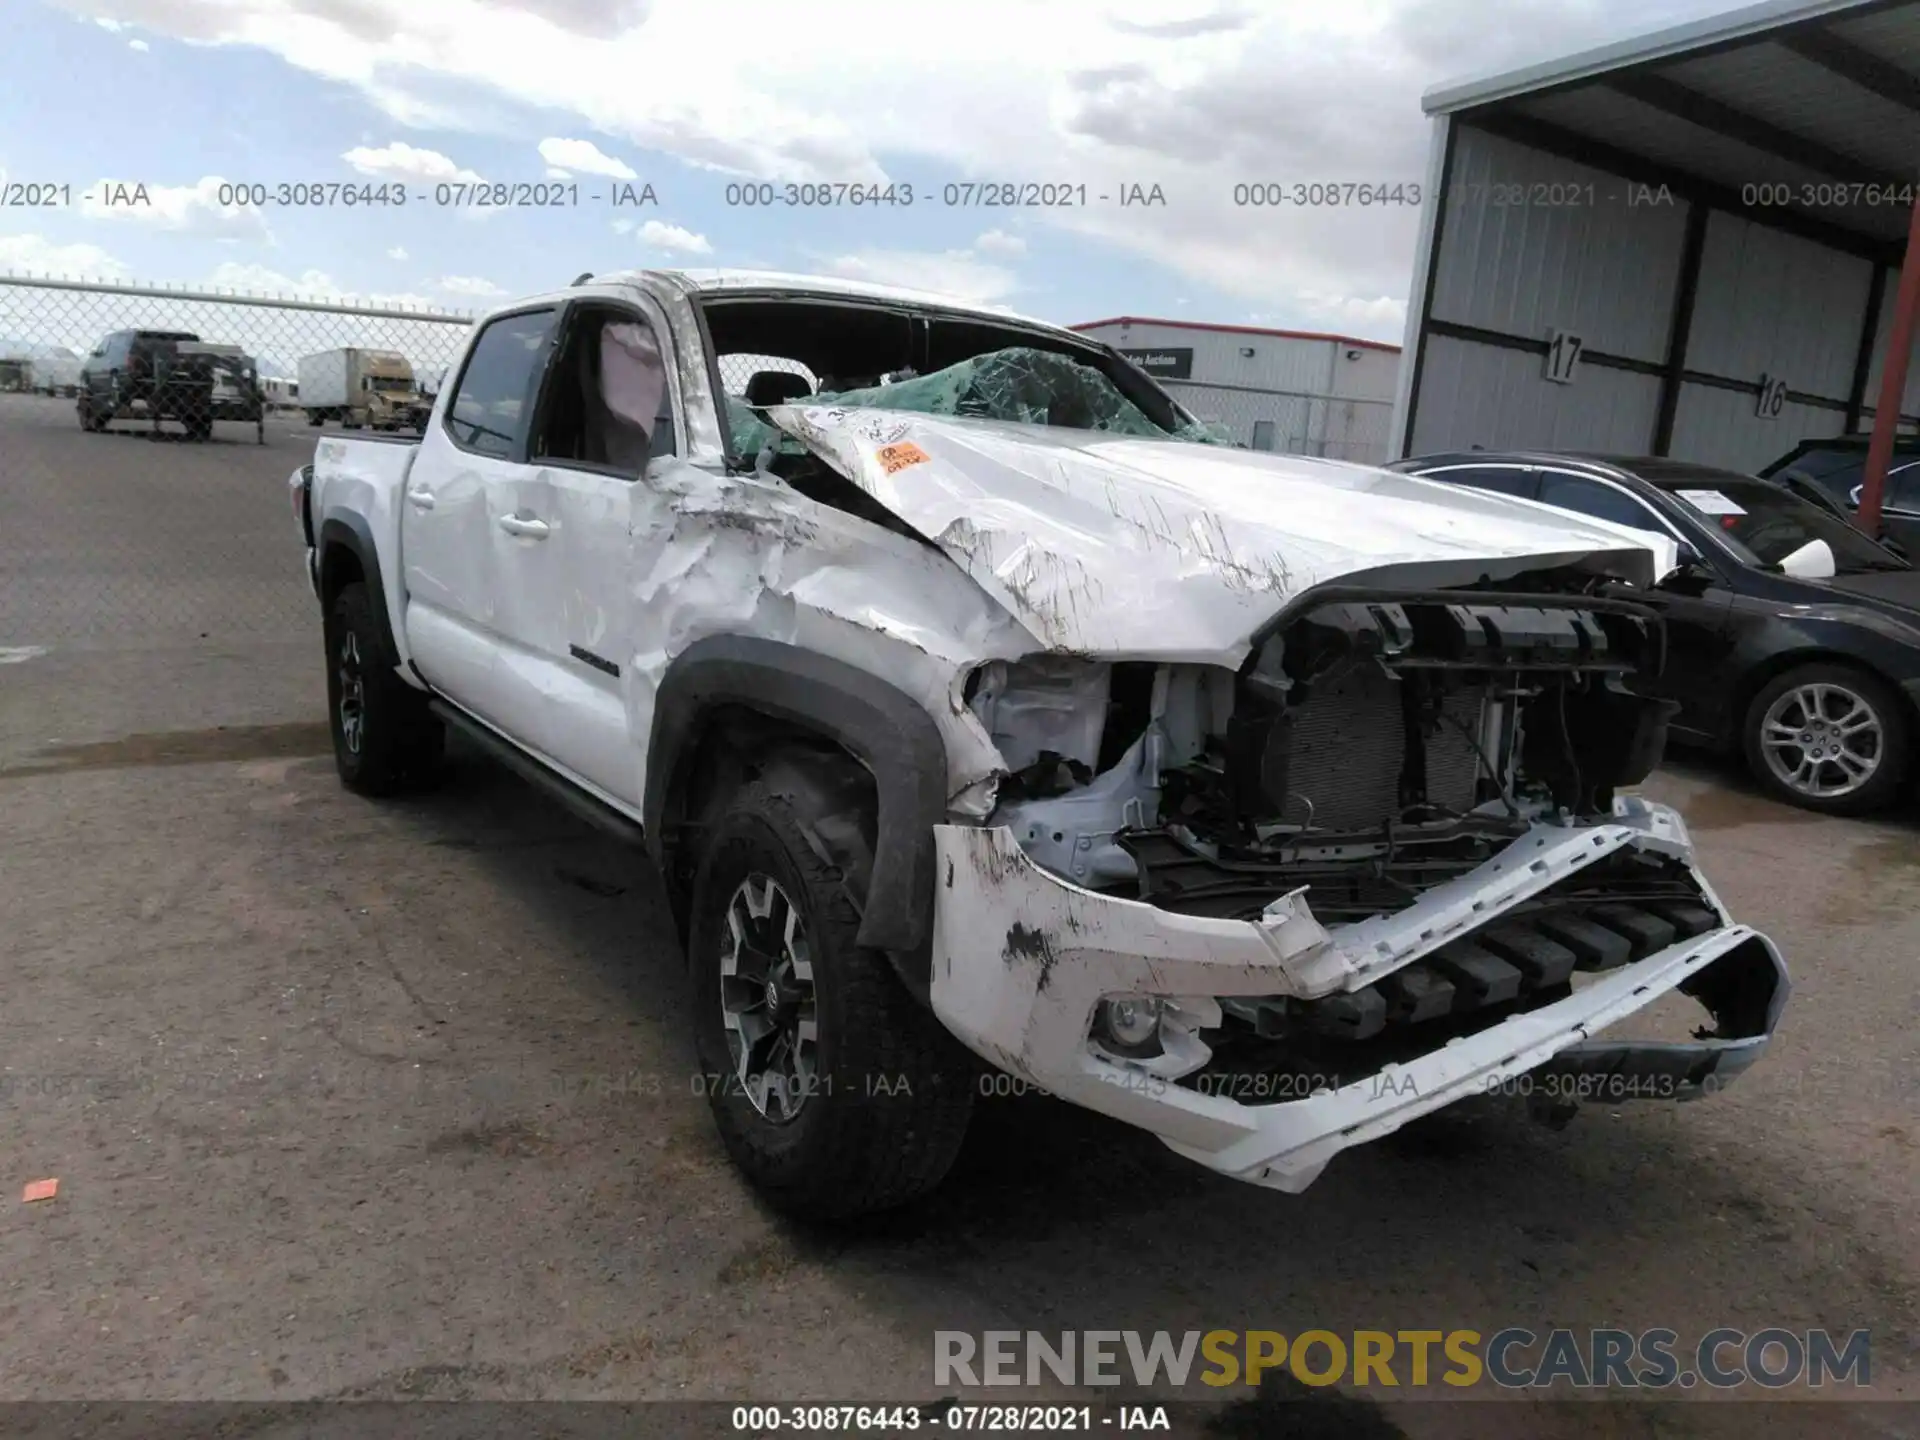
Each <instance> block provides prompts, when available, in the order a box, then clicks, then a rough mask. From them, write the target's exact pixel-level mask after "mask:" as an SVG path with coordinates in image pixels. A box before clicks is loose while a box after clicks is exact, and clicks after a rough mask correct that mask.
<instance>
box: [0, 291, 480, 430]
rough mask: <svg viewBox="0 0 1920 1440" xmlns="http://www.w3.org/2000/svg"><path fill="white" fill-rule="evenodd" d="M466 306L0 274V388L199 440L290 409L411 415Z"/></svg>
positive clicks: (382, 417) (348, 416) (454, 342)
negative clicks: (458, 309) (439, 307)
mask: <svg viewBox="0 0 1920 1440" xmlns="http://www.w3.org/2000/svg"><path fill="white" fill-rule="evenodd" d="M472 321H473V317H472V316H471V315H466V314H455V313H447V312H440V311H431V310H426V309H415V308H409V307H404V306H387V305H362V304H354V303H351V302H330V301H324V300H307V299H298V298H290V297H285V296H266V295H249V294H240V293H234V292H222V291H217V290H196V289H186V288H181V289H172V288H166V287H156V286H144V285H121V284H103V283H98V282H91V281H79V280H54V279H47V278H33V277H22V276H13V275H7V276H0V391H13V392H25V393H30V394H38V395H42V396H48V397H52V398H58V399H69V400H72V401H73V402H74V409H75V418H76V420H77V421H78V423H79V424H80V425H81V426H82V428H85V429H89V430H100V429H104V428H105V427H107V426H109V425H116V424H126V423H134V424H141V425H145V426H147V427H149V428H153V429H158V428H160V427H161V426H167V427H171V428H175V429H177V430H178V431H179V432H181V433H183V434H185V435H188V436H190V437H192V438H195V439H206V438H208V437H209V436H210V435H211V434H212V433H213V430H214V427H215V426H216V425H239V426H252V427H253V428H254V431H255V438H256V439H264V430H263V427H264V421H265V417H266V415H267V414H268V413H269V412H271V411H274V410H280V411H285V412H294V411H298V412H300V413H301V414H302V415H304V416H305V417H306V418H307V419H308V421H309V423H311V424H315V425H320V424H325V423H327V422H328V421H334V422H336V423H339V424H343V425H346V426H348V427H350V428H357V427H361V426H371V427H375V428H380V429H404V428H408V427H410V426H411V427H414V428H417V426H418V424H419V422H420V421H421V420H422V419H424V417H425V415H426V412H427V410H428V409H429V408H430V407H431V404H432V398H433V394H434V391H435V389H436V388H437V386H438V384H439V381H440V378H441V377H442V375H443V374H444V372H445V370H446V367H447V365H448V364H449V362H451V361H452V360H453V358H454V356H455V355H456V354H457V353H458V351H459V348H460V344H461V341H462V340H463V339H464V337H465V333H466V330H467V328H468V326H470V325H471V324H472Z"/></svg>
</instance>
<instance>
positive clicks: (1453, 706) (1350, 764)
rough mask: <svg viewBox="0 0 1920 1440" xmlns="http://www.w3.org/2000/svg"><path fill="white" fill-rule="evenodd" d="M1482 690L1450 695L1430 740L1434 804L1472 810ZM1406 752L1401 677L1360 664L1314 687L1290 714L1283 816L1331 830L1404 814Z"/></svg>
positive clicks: (1360, 826) (1429, 774) (1368, 825)
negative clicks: (1471, 740) (1402, 772)
mask: <svg viewBox="0 0 1920 1440" xmlns="http://www.w3.org/2000/svg"><path fill="white" fill-rule="evenodd" d="M1483 694H1484V691H1483V689H1482V688H1481V687H1479V686H1472V687H1462V688H1460V689H1457V690H1455V691H1454V692H1452V693H1451V694H1449V695H1448V696H1447V699H1446V704H1445V709H1444V713H1445V714H1446V715H1447V716H1449V717H1451V718H1450V719H1443V720H1442V721H1441V722H1440V728H1439V731H1438V733H1436V734H1431V735H1429V736H1428V737H1427V798H1428V800H1430V801H1432V802H1433V803H1435V804H1438V805H1447V806H1451V807H1452V808H1453V809H1456V810H1470V809H1472V808H1473V803H1474V791H1475V788H1476V782H1477V781H1478V779H1479V776H1480V772H1481V769H1482V766H1481V764H1480V761H1479V758H1478V757H1477V756H1476V755H1475V754H1474V751H1473V746H1472V745H1471V744H1469V743H1468V740H1467V736H1468V735H1471V736H1473V737H1474V738H1475V739H1477V738H1478V737H1479V734H1480V709H1481V700H1482V696H1483ZM1461 726H1464V727H1465V729H1466V734H1464V735H1463V734H1462V733H1461V730H1460V728H1459V727H1461ZM1405 753H1406V727H1405V725H1404V723H1403V722H1402V719H1401V712H1400V682H1399V681H1397V680H1394V679H1392V678H1390V677H1389V676H1387V675H1386V674H1385V673H1384V672H1383V671H1381V670H1379V669H1378V668H1377V667H1374V666H1371V665H1357V666H1355V667H1354V668H1352V669H1351V670H1348V671H1347V672H1346V673H1345V674H1343V675H1341V676H1339V677H1338V678H1336V679H1334V680H1332V681H1329V682H1326V683H1318V684H1315V685H1314V687H1313V689H1312V698H1311V699H1309V700H1308V701H1307V702H1306V703H1305V704H1303V705H1300V706H1298V707H1296V708H1295V709H1294V711H1293V744H1292V759H1291V761H1290V762H1289V765H1288V788H1289V790H1290V792H1291V793H1290V794H1289V795H1288V797H1287V806H1286V809H1285V811H1284V812H1283V814H1282V817H1281V818H1282V819H1283V820H1286V821H1288V822H1292V823H1305V822H1307V821H1309V819H1310V820H1311V823H1313V824H1314V825H1316V826H1322V827H1325V828H1328V829H1333V830H1365V829H1370V828H1373V827H1375V826H1378V825H1380V824H1382V823H1383V822H1385V821H1386V820H1388V819H1390V818H1392V817H1394V816H1396V815H1398V814H1399V812H1400V768H1401V764H1402V761H1403V759H1404V757H1405Z"/></svg>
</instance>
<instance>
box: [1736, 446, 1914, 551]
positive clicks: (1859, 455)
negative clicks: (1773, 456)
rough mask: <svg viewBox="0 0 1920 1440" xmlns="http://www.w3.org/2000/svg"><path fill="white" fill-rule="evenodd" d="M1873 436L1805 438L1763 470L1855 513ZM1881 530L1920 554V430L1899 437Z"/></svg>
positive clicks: (1889, 467) (1890, 466) (1889, 472)
mask: <svg viewBox="0 0 1920 1440" xmlns="http://www.w3.org/2000/svg"><path fill="white" fill-rule="evenodd" d="M1868 438H1869V437H1867V436H1865V435H1837V436H1834V437H1833V438H1832V439H1828V440H1802V441H1801V442H1800V443H1799V444H1798V445H1796V446H1794V448H1793V449H1792V450H1790V451H1788V452H1787V453H1786V454H1785V455H1782V456H1781V457H1780V458H1779V459H1778V460H1776V461H1774V462H1773V463H1772V464H1771V465H1769V466H1767V468H1766V469H1764V470H1762V471H1761V472H1760V475H1761V477H1762V478H1763V479H1767V480H1772V481H1775V482H1777V483H1780V484H1785V485H1789V486H1791V487H1792V488H1794V489H1796V490H1802V493H1804V490H1809V489H1810V490H1818V491H1820V492H1822V493H1823V494H1824V495H1826V497H1827V498H1828V499H1829V500H1831V501H1832V502H1833V503H1834V504H1835V505H1838V506H1840V507H1842V508H1843V509H1844V511H1845V513H1846V514H1848V515H1852V514H1853V512H1854V511H1856V510H1858V509H1859V508H1860V490H1861V487H1862V485H1863V484H1864V482H1865V477H1866V468H1867V443H1868ZM1803 487H1804V489H1803ZM1880 534H1881V535H1882V537H1884V538H1885V539H1888V540H1891V541H1893V542H1894V543H1895V544H1896V545H1897V546H1899V548H1900V549H1901V551H1902V552H1903V553H1905V554H1907V555H1916V554H1920V436H1914V435H1898V436H1895V437H1894V442H1893V458H1892V460H1891V461H1890V462H1889V463H1888V465H1887V485H1886V489H1885V490H1884V491H1882V492H1881V495H1880Z"/></svg>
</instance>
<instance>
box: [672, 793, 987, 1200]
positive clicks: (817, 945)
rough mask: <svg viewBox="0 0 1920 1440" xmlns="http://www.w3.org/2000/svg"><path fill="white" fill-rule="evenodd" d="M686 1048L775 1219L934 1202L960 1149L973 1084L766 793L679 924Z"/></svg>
mask: <svg viewBox="0 0 1920 1440" xmlns="http://www.w3.org/2000/svg"><path fill="white" fill-rule="evenodd" d="M689 922H690V923H689V935H690V938H689V960H690V963H691V965H692V969H693V996H694V1007H695V1016H696V1020H695V1037H694V1038H695V1049H696V1052H697V1053H698V1056H699V1059H700V1069H701V1073H702V1076H703V1080H704V1088H705V1090H706V1092H707V1099H708V1103H709V1104H710V1105H711V1107H712V1109H713V1117H714V1121H715V1123H716V1124H717V1125H718V1127H719V1130H720V1138H721V1140H722V1142H723V1143H724V1144H725V1145H726V1147H727V1153H728V1154H729V1155H730V1156H731V1157H732V1159H733V1162H734V1164H735V1165H737V1166H738V1167H739V1168H740V1170H741V1172H742V1173H743V1174H745V1176H746V1177H747V1179H748V1180H749V1181H751V1182H752V1183H753V1185H754V1186H755V1187H756V1188H758V1189H759V1190H760V1191H761V1192H762V1193H763V1194H765V1195H766V1197H767V1198H768V1200H769V1201H771V1202H772V1203H773V1204H774V1205H775V1206H776V1207H777V1208H779V1209H781V1210H783V1211H786V1212H787V1213H789V1214H792V1215H795V1216H799V1217H802V1218H805V1219H812V1220H844V1219H848V1218H851V1217H853V1216H856V1215H864V1214H870V1213H872V1212H874V1211H878V1210H885V1209H890V1208H892V1207H894V1206H898V1205H903V1204H905V1203H907V1202H908V1201H910V1200H913V1199H916V1198H917V1197H919V1196H921V1195H924V1194H926V1193H927V1192H928V1191H930V1190H932V1189H933V1188H934V1187H935V1186H936V1185H938V1184H939V1183H940V1181H941V1180H942V1179H943V1178H944V1177H945V1175H946V1173H947V1171H948V1169H949V1168H950V1167H951V1166H952V1164H953V1160H954V1157H955V1155H957V1154H958V1153H959V1150H960V1143H961V1141H962V1140H963V1139H964V1138H965V1136H966V1128H967V1117H968V1115H969V1113H970V1112H971V1110H972V1103H973V1088H974V1077H975V1071H974V1067H973V1066H972V1064H971V1061H970V1057H969V1056H968V1055H967V1053H966V1051H965V1050H964V1049H962V1048H961V1046H960V1045H959V1043H958V1042H957V1041H955V1040H954V1038H953V1037H952V1036H951V1035H949V1034H948V1033H947V1032H946V1031H945V1030H944V1029H942V1028H941V1026H940V1024H939V1022H938V1021H937V1020H935V1019H934V1017H933V1015H932V1014H931V1013H930V1012H928V1011H927V1010H926V1009H924V1008H922V1007H921V1006H920V1005H919V1004H918V1003H917V1002H916V1001H915V1000H914V999H913V998H912V997H911V996H910V995H909V994H908V993H907V990H906V988H905V987H904V986H903V985H902V984H901V983H900V980H899V978H898V977H897V976H896V975H895V974H894V973H893V969H892V966H891V965H890V964H889V963H888V961H887V958H886V956H885V955H884V954H882V953H880V952H879V951H875V950H868V949H863V948H862V947H861V946H860V945H859V944H858V943H857V942H856V940H855V935H856V933H857V932H858V930H859V927H860V919H859V916H858V914H857V913H856V912H855V910H854V907H853V904H852V902H851V901H850V900H849V899H848V896H847V893H846V890H845V888H844V885H843V882H842V877H841V874H840V872H839V871H838V870H837V869H835V868H834V867H833V866H832V865H830V864H829V863H828V862H827V861H826V860H824V859H823V858H821V856H820V854H818V853H816V850H815V848H814V846H812V845H810V844H809V843H808V831H807V828H806V826H805V824H804V821H803V820H802V818H801V816H800V815H799V813H798V812H797V811H796V810H795V808H794V806H793V803H792V801H791V800H790V799H789V798H788V797H787V796H786V795H784V794H776V793H774V792H773V791H771V790H770V789H768V788H767V787H766V786H765V785H764V784H761V783H760V782H757V781H756V782H753V783H751V784H749V785H747V786H746V787H745V788H744V789H742V790H741V792H740V793H739V795H738V796H737V797H735V799H734V801H733V804H732V805H731V806H730V808H729V809H728V811H727V812H726V814H725V815H724V816H723V817H722V818H721V820H720V822H719V823H718V824H717V825H716V826H714V828H713V829H712V830H711V831H710V832H709V840H708V843H707V847H706V850H705V852H704V854H703V855H702V857H701V861H700V866H699V870H698V872H697V874H696V875H695V878H694V883H693V897H692V902H691V906H690V914H689Z"/></svg>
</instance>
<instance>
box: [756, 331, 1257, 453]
mask: <svg viewBox="0 0 1920 1440" xmlns="http://www.w3.org/2000/svg"><path fill="white" fill-rule="evenodd" d="M792 403H794V404H800V405H832V406H835V407H844V408H847V409H859V410H905V411H911V412H913V413H915V414H919V415H952V416H956V417H959V418H961V419H975V420H1003V421H1011V422H1014V423H1016V424H1022V425H1052V426H1059V427H1063V428H1066V429H1071V430H1098V431H1106V432H1108V433H1110V434H1116V435H1137V436H1140V437H1142V438H1145V439H1152V440H1165V439H1170V438H1171V439H1177V440H1188V441H1193V442H1197V443H1199V444H1203V445H1217V444H1220V443H1221V439H1220V437H1219V436H1218V435H1217V434H1215V433H1213V432H1212V431H1210V430H1208V429H1207V428H1206V427H1204V426H1202V425H1198V424H1193V425H1183V426H1181V427H1180V429H1179V430H1178V431H1176V432H1174V433H1173V434H1172V435H1171V436H1170V435H1169V434H1168V432H1167V431H1165V430H1162V429H1161V428H1160V427H1159V426H1158V425H1155V424H1154V423H1153V421H1151V420H1149V419H1148V418H1147V416H1146V414H1145V413H1144V412H1143V411H1142V410H1141V409H1140V408H1139V407H1138V406H1136V405H1135V404H1134V403H1133V402H1132V401H1131V400H1129V399H1127V397H1126V396H1125V395H1122V394H1121V393H1120V391H1119V389H1118V387H1116V386H1115V385H1114V383H1113V382H1112V381H1111V380H1109V379H1108V378H1107V377H1106V376H1105V375H1103V374H1101V373H1100V371H1098V370H1096V369H1095V368H1094V367H1093V366H1091V365H1083V364H1081V363H1080V362H1079V361H1077V360H1074V359H1071V358H1070V357H1068V356H1065V355H1061V354H1058V353H1056V352H1054V351H1052V350H1035V349H1032V348H1030V347H1027V346H1014V347H1013V348H1011V349H1006V350H994V351H991V352H990V353H988V354H985V355H976V356H974V357H973V358H972V359H971V360H962V361H960V362H959V363H958V364H957V365H949V366H947V367H946V369H944V370H935V371H934V372H933V373H932V374H930V375H919V376H916V377H914V378H913V379H911V380H896V381H895V382H894V383H893V384H891V385H874V386H869V387H867V388H865V389H861V390H840V391H833V392H826V393H822V394H819V395H812V396H808V397H807V398H805V399H803V400H799V401H794V402H792ZM727 425H728V429H729V431H730V432H731V435H732V438H733V444H734V449H735V450H736V452H737V453H739V454H741V455H749V456H750V455H757V454H758V453H759V452H760V450H761V448H762V447H763V446H764V445H766V444H767V442H768V441H769V440H773V439H775V438H776V437H778V444H779V448H780V449H782V450H784V451H791V450H793V449H795V448H797V447H796V445H795V444H794V442H792V441H791V440H789V439H787V438H786V437H784V436H780V435H779V432H778V431H776V430H775V429H774V428H773V427H772V426H770V425H768V424H766V423H765V422H764V421H762V420H761V419H760V418H759V417H758V416H757V415H755V414H754V413H753V411H752V410H750V409H748V408H747V403H746V401H745V399H744V398H742V397H741V396H738V395H729V396H727Z"/></svg>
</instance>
